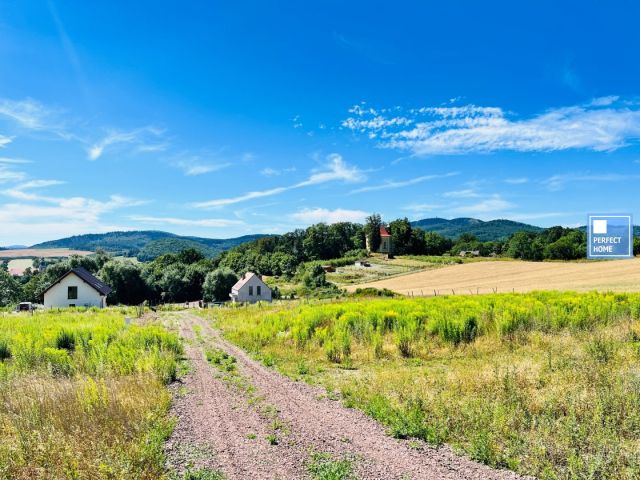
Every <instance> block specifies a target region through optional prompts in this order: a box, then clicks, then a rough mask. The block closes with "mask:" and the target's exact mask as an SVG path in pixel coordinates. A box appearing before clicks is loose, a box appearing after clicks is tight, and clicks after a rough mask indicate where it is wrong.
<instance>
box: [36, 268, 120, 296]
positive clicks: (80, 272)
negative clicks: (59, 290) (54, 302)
mask: <svg viewBox="0 0 640 480" xmlns="http://www.w3.org/2000/svg"><path fill="white" fill-rule="evenodd" d="M72 273H73V274H75V275H76V276H78V277H80V279H82V280H83V281H84V282H85V283H87V284H89V286H90V287H91V288H93V289H94V290H95V291H97V292H98V293H99V294H100V295H109V294H110V293H111V287H109V286H108V285H106V284H105V283H103V282H102V281H100V280H98V279H97V278H96V277H94V276H93V275H91V273H89V272H88V271H87V270H85V269H84V268H82V267H78V268H72V269H71V270H69V271H68V272H67V273H65V274H64V275H62V276H61V277H60V278H59V279H57V280H56V281H55V282H53V283H52V284H51V285H49V286H48V287H47V289H46V290H45V291H44V292H42V294H43V295H44V294H45V293H47V292H48V291H49V290H50V289H51V288H52V287H53V286H54V285H57V284H58V283H60V282H61V281H62V280H63V279H65V278H66V277H67V276H68V275H71V274H72Z"/></svg>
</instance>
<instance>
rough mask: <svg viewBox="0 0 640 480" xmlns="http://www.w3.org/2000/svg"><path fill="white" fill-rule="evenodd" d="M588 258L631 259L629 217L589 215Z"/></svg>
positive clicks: (630, 223) (631, 247)
mask: <svg viewBox="0 0 640 480" xmlns="http://www.w3.org/2000/svg"><path fill="white" fill-rule="evenodd" d="M587 231H588V236H587V257H588V258H633V222H632V221H631V215H589V221H588V222H587Z"/></svg>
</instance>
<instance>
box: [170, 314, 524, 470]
mask: <svg viewBox="0 0 640 480" xmlns="http://www.w3.org/2000/svg"><path fill="white" fill-rule="evenodd" d="M180 317H181V318H180V323H181V330H182V332H183V335H184V336H185V337H186V338H188V339H192V340H193V337H194V334H193V329H194V327H195V328H196V329H198V330H199V331H200V332H201V333H202V335H203V336H204V337H205V338H206V339H207V341H208V342H210V344H211V345H212V346H213V347H214V348H218V349H220V350H222V351H224V352H226V354H228V355H231V356H233V357H234V358H235V359H236V364H235V365H236V368H237V374H238V375H239V376H241V377H242V378H243V379H244V382H246V384H247V385H250V389H248V390H247V389H245V398H244V400H243V399H242V398H239V397H238V394H233V393H230V392H229V388H228V387H226V386H225V385H223V384H221V383H220V382H219V381H216V379H215V378H213V375H212V374H211V370H210V367H209V366H208V365H207V363H206V360H204V357H203V352H202V350H201V348H202V347H199V348H198V347H194V346H193V345H192V346H190V347H189V349H188V354H189V356H190V358H191V361H192V363H193V369H194V371H193V372H192V374H191V377H192V378H191V379H190V378H189V377H188V378H187V379H186V380H185V382H187V384H188V383H192V381H193V380H194V378H193V377H195V378H197V380H196V382H195V384H193V383H192V385H187V386H188V387H189V386H190V387H191V388H194V389H195V391H194V392H193V393H192V394H190V395H187V396H186V397H184V398H183V399H178V402H177V404H178V405H177V408H176V413H177V415H178V418H179V421H178V428H176V432H177V435H176V438H174V439H173V440H172V441H173V442H177V444H180V443H181V442H184V441H190V439H192V438H193V437H195V438H196V439H197V441H202V440H206V441H208V442H210V443H211V444H212V445H213V446H214V448H216V447H217V448H218V449H217V450H216V451H217V452H218V453H217V455H218V459H219V460H220V462H219V463H218V464H219V466H220V468H221V470H222V471H223V472H225V473H227V472H228V471H231V472H234V473H233V474H228V476H229V478H247V479H248V478H255V479H258V478H283V479H300V478H308V477H307V473H306V472H307V470H306V468H305V463H306V462H308V460H309V458H310V455H311V454H312V453H313V452H317V453H322V454H328V455H330V456H331V458H333V459H348V460H350V461H351V462H352V465H353V469H354V473H355V475H356V477H357V478H359V479H362V480H365V479H366V480H369V479H372V480H373V479H380V480H390V479H403V480H408V479H415V480H418V479H420V480H422V479H434V480H435V479H443V480H454V479H455V480H463V479H465V480H467V479H474V480H480V479H482V480H492V479H495V480H506V479H518V478H522V477H520V476H518V475H516V474H515V473H513V472H509V471H506V470H494V469H491V468H490V467H487V466H485V465H482V464H478V463H476V462H474V461H472V460H469V459H468V458H465V457H462V456H459V455H457V454H455V453H454V452H452V451H451V449H450V448H448V447H441V448H434V447H431V446H429V445H427V444H426V443H423V442H417V441H410V442H409V441H404V440H397V439H394V438H391V437H389V436H387V435H386V434H385V431H384V428H383V427H382V426H381V425H379V424H378V423H377V422H375V421H374V420H373V419H371V418H369V417H367V416H366V415H365V414H364V413H362V412H361V411H359V410H355V409H348V408H346V407H344V406H343V405H342V404H341V403H340V402H339V401H336V400H331V399H329V398H327V395H326V392H325V391H324V390H322V389H320V388H318V387H314V386H310V385H307V384H305V383H302V382H295V381H293V380H291V379H289V378H286V377H284V376H283V375H281V374H279V373H278V372H276V371H274V370H272V369H269V368H267V367H265V366H263V365H262V364H261V363H259V362H257V361H255V360H254V359H252V358H251V357H250V356H249V355H248V354H247V353H246V352H245V351H244V350H242V349H240V348H238V347H236V346H235V345H233V344H231V343H229V342H227V341H226V340H224V339H223V338H221V336H220V334H219V332H218V331H217V330H215V329H213V328H212V327H211V326H210V325H209V324H208V323H207V322H206V321H205V320H204V319H202V318H200V317H196V316H194V315H191V314H189V313H186V312H183V313H181V314H180ZM204 377H208V378H204ZM200 389H202V390H203V391H198V390H200ZM205 390H206V391H205ZM248 391H250V392H251V393H250V394H249V393H247V392H248ZM247 395H249V396H250V397H251V398H250V401H247ZM243 401H244V403H243ZM223 402H232V404H231V405H222V404H221V403H223ZM181 403H182V405H180V404H181ZM249 404H253V406H252V407H249ZM265 410H267V411H269V410H270V411H271V412H272V413H273V414H274V417H273V418H272V419H271V421H270V422H269V421H268V420H267V422H266V424H265V416H264V411H265ZM259 412H263V413H262V414H261V413H259ZM185 414H186V415H187V418H186V419H183V418H181V416H184V415H185ZM205 422H206V426H205V425H204V423H205ZM217 422H220V424H218V425H214V424H215V423H217ZM261 422H262V423H261ZM274 425H276V429H275V431H274ZM251 430H253V431H255V432H256V433H257V434H258V438H257V439H255V440H248V441H247V440H246V434H247V432H249V431H251ZM270 430H271V433H269V431H270ZM218 435H224V436H226V438H224V439H220V438H217V436H218ZM269 435H275V436H276V437H277V441H278V445H269V444H268V442H266V441H265V440H264V439H265V437H266V436H269ZM233 437H235V438H233ZM271 438H273V437H271ZM174 447H175V445H174ZM221 447H222V448H221ZM241 448H244V449H245V450H247V451H245V452H241V453H238V454H236V453H234V449H241ZM244 462H247V463H244ZM227 468H230V470H227ZM235 472H245V476H244V477H242V476H239V477H238V476H237V473H235ZM233 475H236V476H233ZM331 478H334V477H331ZM337 478H339V477H337ZM344 478H347V477H344ZM348 478H351V477H348Z"/></svg>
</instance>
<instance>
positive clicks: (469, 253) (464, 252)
mask: <svg viewBox="0 0 640 480" xmlns="http://www.w3.org/2000/svg"><path fill="white" fill-rule="evenodd" d="M460 256H461V257H479V256H480V250H461V251H460Z"/></svg>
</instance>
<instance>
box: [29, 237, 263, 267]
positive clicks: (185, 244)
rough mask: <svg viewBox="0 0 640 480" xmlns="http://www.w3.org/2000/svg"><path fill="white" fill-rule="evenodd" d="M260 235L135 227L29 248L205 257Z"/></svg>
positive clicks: (149, 256)
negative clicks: (199, 233) (222, 236)
mask: <svg viewBox="0 0 640 480" xmlns="http://www.w3.org/2000/svg"><path fill="white" fill-rule="evenodd" d="M263 236H264V235H245V236H242V237H237V238H226V239H214V238H202V237H185V236H181V235H176V234H173V233H168V232H160V231H155V230H139V231H130V232H109V233H95V234H86V235H75V236H73V237H67V238H61V239H58V240H51V241H48V242H43V243H39V244H37V245H33V246H32V247H31V248H69V249H74V250H91V251H95V250H96V249H98V248H101V249H103V250H106V251H107V252H109V253H112V254H115V255H124V256H127V257H138V258H139V259H140V260H152V259H154V258H156V257H158V256H160V255H162V254H164V253H177V252H180V251H182V250H184V249H186V248H196V249H198V250H200V251H202V253H204V254H205V255H207V256H215V255H217V254H218V253H220V252H223V251H225V250H229V249H230V248H233V247H235V246H237V245H240V244H241V243H244V242H249V241H251V240H255V239H256V238H260V237H263Z"/></svg>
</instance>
